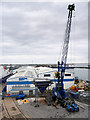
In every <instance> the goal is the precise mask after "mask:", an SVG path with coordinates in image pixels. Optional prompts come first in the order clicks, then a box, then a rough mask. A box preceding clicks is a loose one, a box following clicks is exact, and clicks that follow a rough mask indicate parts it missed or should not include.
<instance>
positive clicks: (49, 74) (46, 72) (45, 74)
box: [36, 67, 74, 89]
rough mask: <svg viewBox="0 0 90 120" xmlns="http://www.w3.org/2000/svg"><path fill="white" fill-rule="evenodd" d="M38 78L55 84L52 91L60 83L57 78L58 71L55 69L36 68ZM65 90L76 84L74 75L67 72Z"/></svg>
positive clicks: (64, 81)
mask: <svg viewBox="0 0 90 120" xmlns="http://www.w3.org/2000/svg"><path fill="white" fill-rule="evenodd" d="M36 71H37V75H38V78H45V79H50V80H51V81H52V82H53V83H54V84H52V85H51V89H52V88H53V87H55V85H56V83H57V82H58V80H57V78H56V75H55V74H56V72H57V71H58V70H57V69H55V68H48V67H38V68H36ZM63 83H64V89H68V88H69V87H71V86H72V85H73V84H74V76H73V73H68V72H65V76H64V80H63Z"/></svg>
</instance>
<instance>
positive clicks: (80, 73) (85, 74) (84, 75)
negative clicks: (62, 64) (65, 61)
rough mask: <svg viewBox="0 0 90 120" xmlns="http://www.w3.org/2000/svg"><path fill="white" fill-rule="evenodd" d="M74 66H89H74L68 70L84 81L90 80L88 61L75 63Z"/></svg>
mask: <svg viewBox="0 0 90 120" xmlns="http://www.w3.org/2000/svg"><path fill="white" fill-rule="evenodd" d="M73 66H74V67H87V68H74V69H69V70H67V71H68V72H72V73H74V77H78V78H79V79H81V80H84V81H90V74H89V73H90V69H88V64H87V63H81V64H80V63H78V64H74V65H73Z"/></svg>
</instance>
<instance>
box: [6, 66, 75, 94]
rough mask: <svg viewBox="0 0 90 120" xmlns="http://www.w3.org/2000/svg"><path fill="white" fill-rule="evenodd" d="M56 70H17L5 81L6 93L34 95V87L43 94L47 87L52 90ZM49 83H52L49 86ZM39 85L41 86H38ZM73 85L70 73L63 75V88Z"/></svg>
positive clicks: (29, 68)
mask: <svg viewBox="0 0 90 120" xmlns="http://www.w3.org/2000/svg"><path fill="white" fill-rule="evenodd" d="M56 73H57V69H53V68H49V67H32V66H26V67H22V69H19V71H18V72H17V73H16V74H14V75H12V76H11V77H9V78H8V79H7V83H6V85H7V93H8V94H13V93H21V92H23V93H24V94H29V91H32V93H33V94H35V89H36V87H38V88H39V91H40V92H41V93H43V92H44V91H45V90H46V89H47V87H48V86H49V89H52V88H53V87H55V85H56V83H57V82H58V79H57V77H56V76H55V75H56ZM50 83H52V84H51V85H50ZM40 84H41V85H40ZM73 84H74V76H73V74H72V73H65V77H64V88H65V89H67V88H69V87H70V86H72V85H73ZM41 86H43V88H41Z"/></svg>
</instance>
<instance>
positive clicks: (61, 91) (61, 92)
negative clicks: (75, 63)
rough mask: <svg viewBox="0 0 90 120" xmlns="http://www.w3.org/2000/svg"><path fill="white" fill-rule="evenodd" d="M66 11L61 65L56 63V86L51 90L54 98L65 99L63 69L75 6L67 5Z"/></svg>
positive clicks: (64, 67)
mask: <svg viewBox="0 0 90 120" xmlns="http://www.w3.org/2000/svg"><path fill="white" fill-rule="evenodd" d="M68 10H69V13H68V21H67V26H66V31H65V39H64V44H63V49H62V55H61V63H60V62H59V61H58V72H57V77H58V83H57V84H56V87H55V88H54V89H53V94H54V95H55V96H56V97H60V96H61V97H65V92H64V87H63V79H64V74H65V69H67V68H68V67H66V61H67V54H68V45H69V38H70V30H71V21H72V11H74V10H75V5H74V4H72V5H69V6H68Z"/></svg>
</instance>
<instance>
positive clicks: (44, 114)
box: [18, 99, 88, 118]
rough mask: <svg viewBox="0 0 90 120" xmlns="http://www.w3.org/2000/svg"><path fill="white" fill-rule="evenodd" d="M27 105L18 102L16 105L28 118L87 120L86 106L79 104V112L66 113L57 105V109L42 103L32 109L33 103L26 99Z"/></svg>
mask: <svg viewBox="0 0 90 120" xmlns="http://www.w3.org/2000/svg"><path fill="white" fill-rule="evenodd" d="M28 100H29V103H27V104H22V102H21V101H20V100H19V101H18V103H19V105H20V108H21V109H22V111H23V112H24V113H25V114H27V115H28V116H30V118H88V105H86V104H83V103H80V106H79V108H80V110H79V112H72V113H70V112H68V111H67V110H66V109H65V108H62V107H61V106H60V105H58V108H55V107H53V106H48V105H47V104H46V103H45V102H44V101H42V102H40V100H39V107H34V106H35V102H33V101H32V100H31V99H28Z"/></svg>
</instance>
